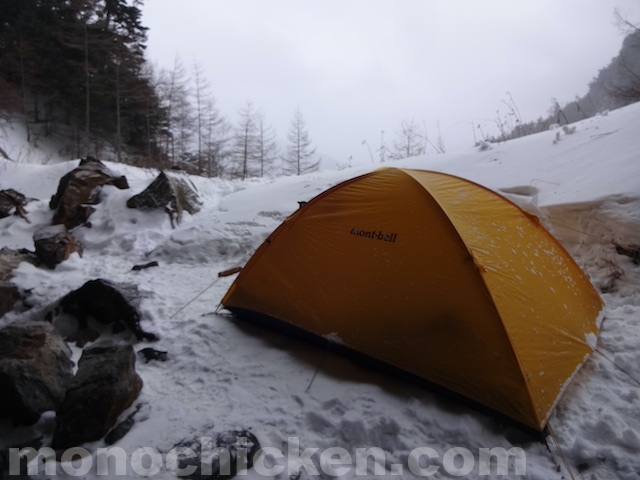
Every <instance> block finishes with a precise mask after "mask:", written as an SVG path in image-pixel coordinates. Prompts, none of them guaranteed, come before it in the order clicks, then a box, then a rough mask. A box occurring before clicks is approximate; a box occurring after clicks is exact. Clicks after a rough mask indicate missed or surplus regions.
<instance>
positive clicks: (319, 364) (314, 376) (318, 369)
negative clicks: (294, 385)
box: [304, 344, 331, 393]
mask: <svg viewBox="0 0 640 480" xmlns="http://www.w3.org/2000/svg"><path fill="white" fill-rule="evenodd" d="M330 349H331V344H329V345H328V346H327V348H326V350H325V351H324V353H323V354H322V357H320V361H318V365H317V366H316V371H315V372H314V373H313V377H311V381H310V382H309V385H307V388H306V390H305V391H304V393H307V392H308V391H309V390H310V389H311V385H313V382H314V380H315V379H316V376H317V375H318V372H319V371H320V368H322V365H323V364H324V361H325V359H326V358H327V355H329V350H330Z"/></svg>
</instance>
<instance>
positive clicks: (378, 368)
mask: <svg viewBox="0 0 640 480" xmlns="http://www.w3.org/2000/svg"><path fill="white" fill-rule="evenodd" d="M223 308H224V309H226V310H228V311H229V312H231V313H232V314H233V317H234V318H239V319H241V320H245V321H249V322H251V323H253V324H255V325H259V326H261V327H264V328H267V329H269V330H272V331H275V332H278V333H281V334H284V335H286V336H288V337H290V338H293V339H296V340H302V341H304V342H306V343H308V344H310V345H314V346H316V347H319V348H321V349H326V350H330V352H329V353H336V354H338V355H340V356H342V357H344V358H347V359H348V360H350V361H352V362H353V363H354V364H356V365H358V366H360V367H362V368H364V369H366V370H370V371H375V372H378V373H380V374H382V375H383V376H385V377H387V378H389V379H391V380H393V381H400V382H403V383H407V384H411V385H416V386H418V387H420V388H424V389H425V390H427V391H429V392H430V393H434V394H436V395H438V396H441V397H443V398H446V399H448V400H450V401H453V402H455V403H456V404H457V405H459V406H466V407H469V408H472V409H474V410H476V411H479V412H482V413H483V414H485V415H487V416H488V417H490V418H492V419H494V420H495V421H496V423H497V425H496V427H497V428H502V429H504V431H505V434H506V433H508V432H509V430H514V429H515V431H512V432H511V434H512V436H513V437H515V438H517V439H519V440H520V441H523V442H525V441H527V440H534V441H536V442H538V443H540V444H541V445H545V434H544V430H542V431H541V430H539V429H537V428H534V427H533V426H531V425H527V424H525V423H522V422H520V421H518V420H516V419H514V418H512V417H509V416H507V415H505V414H504V413H501V412H499V411H497V410H494V409H493V408H490V407H487V406H486V405H483V404H482V403H479V402H477V401H474V400H471V399H470V398H467V397H465V396H463V395H461V394H459V393H457V392H455V391H453V390H450V389H448V388H446V387H443V386H442V385H439V384H437V383H434V382H431V381H429V380H427V379H425V378H422V377H419V376H417V375H414V374H411V373H409V372H407V371H405V370H402V369H400V368H398V367H395V366H393V365H391V364H389V363H387V362H383V361H382V360H379V359H377V358H374V357H371V356H369V355H366V354H364V353H361V352H358V351H356V350H354V349H352V348H349V347H348V346H346V345H342V344H339V343H336V342H332V341H330V340H329V339H327V338H324V337H321V336H319V335H316V334H314V333H311V332H309V331H307V330H304V329H302V328H299V327H296V326H295V325H292V324H291V323H288V322H285V321H283V320H280V319H278V318H275V317H272V316H269V315H266V314H263V313H259V312H255V311H253V310H249V309H245V308H239V307H230V306H226V305H223Z"/></svg>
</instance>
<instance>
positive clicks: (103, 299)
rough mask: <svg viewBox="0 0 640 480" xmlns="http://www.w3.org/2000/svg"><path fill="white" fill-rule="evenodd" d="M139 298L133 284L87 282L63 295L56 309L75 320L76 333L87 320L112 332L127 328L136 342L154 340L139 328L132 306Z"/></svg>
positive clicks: (87, 323) (137, 317) (136, 313)
mask: <svg viewBox="0 0 640 480" xmlns="http://www.w3.org/2000/svg"><path fill="white" fill-rule="evenodd" d="M139 296H140V294H139V292H138V288H137V287H136V286H135V285H128V284H115V283H111V282H109V281H107V280H102V279H97V280H90V281H88V282H87V283H85V284H84V285H83V286H82V287H80V288H79V289H78V290H74V291H73V292H71V293H68V294H67V295H65V296H64V297H63V298H62V300H60V303H59V305H58V307H57V310H61V311H62V312H64V313H68V314H69V315H72V316H74V317H75V318H76V320H77V321H78V327H79V329H80V330H83V329H86V328H88V326H89V318H93V319H95V320H96V321H97V322H98V323H101V324H103V325H109V324H111V325H113V330H114V332H119V331H122V330H124V329H125V328H128V329H129V330H131V331H132V332H133V333H134V334H135V336H136V338H137V339H138V340H157V339H158V337H157V336H156V335H155V334H153V333H149V332H145V331H144V330H143V329H142V327H141V326H140V313H138V310H137V308H136V307H135V306H134V305H133V304H132V303H133V302H135V301H136V299H138V298H139Z"/></svg>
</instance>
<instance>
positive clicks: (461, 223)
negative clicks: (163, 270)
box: [222, 168, 602, 430]
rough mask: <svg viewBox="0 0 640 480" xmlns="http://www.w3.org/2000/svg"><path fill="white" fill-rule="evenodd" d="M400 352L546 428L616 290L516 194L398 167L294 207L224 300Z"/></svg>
mask: <svg viewBox="0 0 640 480" xmlns="http://www.w3.org/2000/svg"><path fill="white" fill-rule="evenodd" d="M222 304H223V305H224V306H225V307H226V308H227V309H229V310H231V311H234V310H235V311H248V312H255V313H257V314H261V315H266V316H269V317H273V318H275V319H278V320H281V321H283V322H286V323H288V324H291V325H293V326H294V327H297V328H300V329H302V330H304V331H307V332H310V333H312V334H314V335H318V336H322V337H325V338H330V339H333V340H334V341H337V342H339V343H341V344H342V345H343V346H345V347H347V348H348V349H352V350H355V351H356V352H360V353H362V354H364V355H367V356H370V357H373V358H374V359H377V360H380V361H382V362H385V363H388V364H390V365H392V366H394V367H396V368H399V369H401V370H405V371H407V372H409V373H410V374H413V375H416V376H418V377H421V378H424V379H426V380H428V381H430V382H433V383H436V384H438V385H441V386H443V387H445V388H447V389H450V390H452V391H454V392H456V393H458V394H461V395H462V396H464V397H467V398H469V399H471V400H473V401H476V402H479V403H480V404H483V405H485V406H487V407H489V408H492V409H494V410H497V411H498V412H501V413H503V414H505V415H507V416H509V417H511V418H513V419H515V420H517V421H519V422H521V423H523V424H525V425H528V426H530V427H533V428H535V429H538V430H542V429H543V428H544V426H545V424H546V422H547V420H548V417H549V415H550V413H551V411H552V410H553V407H554V405H555V403H556V401H557V399H558V397H559V396H560V394H561V393H562V392H563V390H564V388H565V386H566V384H567V382H568V381H569V380H570V378H571V377H572V375H573V374H574V373H575V371H576V370H577V369H578V368H579V367H580V365H582V363H583V362H584V360H585V358H586V356H587V355H588V354H590V353H591V352H592V348H591V347H590V342H589V341H588V339H589V338H595V335H597V333H598V325H597V321H598V315H599V312H600V311H601V309H602V301H601V299H600V297H599V295H598V294H597V292H596V291H595V289H594V288H593V286H592V285H591V283H590V281H589V279H588V278H587V277H586V275H585V274H584V273H583V272H582V271H581V270H580V268H579V267H578V265H577V264H576V263H575V262H574V260H573V259H572V258H571V256H570V255H569V254H568V253H567V252H566V251H565V250H564V248H563V247H562V246H561V245H560V244H559V243H558V242H557V241H556V240H555V239H554V238H553V236H552V235H551V234H550V233H549V232H548V231H547V230H546V229H544V227H543V226H541V225H540V223H539V221H538V219H537V218H536V217H535V216H533V215H530V214H528V213H526V212H524V211H523V210H522V209H520V208H519V207H518V206H516V205H515V204H514V203H512V202H510V201H509V200H507V199H505V198H504V197H502V196H500V195H498V194H496V193H494V192H493V191H491V190H488V189H486V188H484V187H482V186H480V185H477V184H475V183H472V182H470V181H467V180H464V179H462V178H458V177H454V176H451V175H447V174H443V173H437V172H430V171H422V170H406V169H396V168H385V169H380V170H376V171H373V172H371V173H369V174H366V175H363V176H360V177H357V178H354V179H351V180H348V181H346V182H343V183H341V184H339V185H336V186H334V187H333V188H331V189H329V190H327V191H326V192H324V193H322V194H320V195H319V196H317V197H315V198H314V199H312V200H311V201H309V202H308V203H307V204H306V205H304V206H303V207H302V208H300V209H299V210H298V211H296V212H295V213H294V214H293V215H291V216H290V217H289V218H287V219H286V220H285V221H284V222H283V223H282V224H281V225H280V226H279V227H278V228H277V229H276V230H275V231H274V232H273V233H272V234H271V235H270V236H269V238H268V239H267V240H266V241H265V242H264V243H263V244H262V245H261V246H260V248H259V249H258V250H257V251H256V253H255V254H254V255H253V257H252V258H251V259H250V260H249V262H248V263H247V265H246V266H245V268H244V269H243V270H242V271H241V272H240V274H239V275H238V277H237V279H236V280H235V282H234V283H233V285H232V286H231V287H230V289H229V291H228V292H227V294H226V295H225V296H224V298H223V300H222Z"/></svg>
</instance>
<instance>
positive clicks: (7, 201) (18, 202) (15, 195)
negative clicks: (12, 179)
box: [0, 188, 31, 223]
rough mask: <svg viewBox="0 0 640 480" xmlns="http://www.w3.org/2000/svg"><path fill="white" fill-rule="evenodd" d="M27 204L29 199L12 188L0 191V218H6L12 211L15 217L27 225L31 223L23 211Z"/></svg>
mask: <svg viewBox="0 0 640 480" xmlns="http://www.w3.org/2000/svg"><path fill="white" fill-rule="evenodd" d="M27 203H29V199H28V198H27V197H25V196H24V195H23V194H21V193H20V192H18V191H16V190H14V189H13V188H9V189H8V190H0V218H4V217H8V216H9V215H11V213H12V211H13V213H15V214H16V215H20V216H21V217H22V218H24V219H25V220H26V221H27V223H31V222H30V221H29V219H28V218H27V212H26V211H25V209H24V207H25V206H26V205H27Z"/></svg>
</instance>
